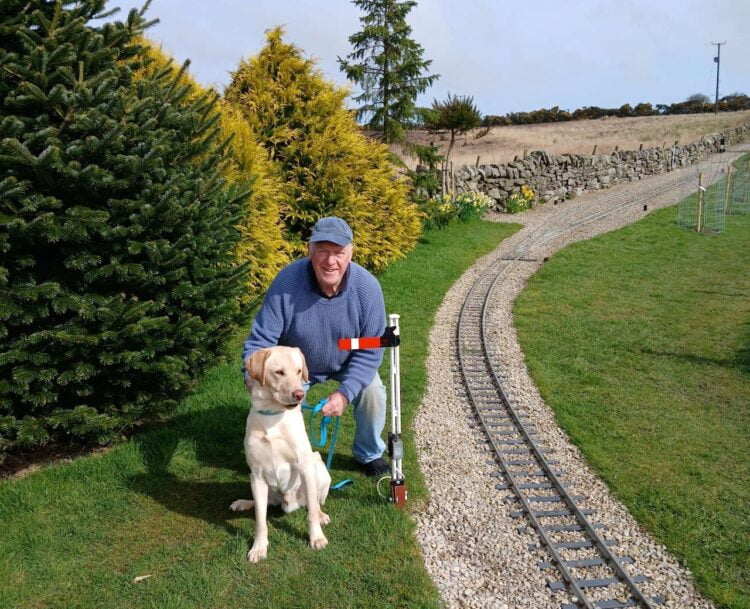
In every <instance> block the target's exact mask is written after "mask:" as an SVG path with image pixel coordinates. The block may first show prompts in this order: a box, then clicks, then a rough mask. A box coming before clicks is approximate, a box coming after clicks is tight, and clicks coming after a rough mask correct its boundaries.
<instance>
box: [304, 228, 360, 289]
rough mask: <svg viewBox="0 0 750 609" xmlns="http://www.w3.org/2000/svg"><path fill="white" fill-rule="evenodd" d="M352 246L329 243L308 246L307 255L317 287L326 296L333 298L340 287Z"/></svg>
mask: <svg viewBox="0 0 750 609" xmlns="http://www.w3.org/2000/svg"><path fill="white" fill-rule="evenodd" d="M352 249H353V248H352V246H351V244H349V245H336V244H335V243H331V242H330V241H317V242H315V243H310V244H308V247H307V254H308V256H309V258H310V261H311V262H312V267H313V271H315V277H316V279H317V280H318V286H319V287H320V289H321V290H322V292H323V293H324V294H326V295H328V296H333V295H334V294H335V293H336V292H337V291H338V288H339V285H341V280H342V279H343V278H344V274H345V273H346V269H348V268H349V263H350V262H351V261H352Z"/></svg>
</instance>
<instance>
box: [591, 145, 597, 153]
mask: <svg viewBox="0 0 750 609" xmlns="http://www.w3.org/2000/svg"><path fill="white" fill-rule="evenodd" d="M596 147H597V144H594V149H593V150H592V151H591V156H594V155H595V154H596Z"/></svg>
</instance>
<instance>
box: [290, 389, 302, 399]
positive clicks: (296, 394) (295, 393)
mask: <svg viewBox="0 0 750 609" xmlns="http://www.w3.org/2000/svg"><path fill="white" fill-rule="evenodd" d="M292 397H293V398H294V399H295V400H298V401H300V402H301V401H302V398H303V397H305V392H304V391H302V389H297V391H293V392H292Z"/></svg>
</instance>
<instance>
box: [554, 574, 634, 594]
mask: <svg viewBox="0 0 750 609" xmlns="http://www.w3.org/2000/svg"><path fill="white" fill-rule="evenodd" d="M630 579H632V580H633V581H634V582H635V583H636V584H642V583H643V582H646V581H648V577H646V576H645V575H636V576H635V577H631V578H630ZM620 583H622V581H621V580H620V579H618V578H617V577H600V578H597V579H577V580H576V585H577V586H578V587H579V588H605V587H606V586H611V585H612V584H620ZM547 587H548V588H549V589H550V590H553V591H555V592H557V591H558V590H567V588H568V584H567V583H566V582H564V581H554V582H549V583H548V584H547Z"/></svg>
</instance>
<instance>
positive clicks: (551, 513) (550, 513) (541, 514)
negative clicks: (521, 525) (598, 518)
mask: <svg viewBox="0 0 750 609" xmlns="http://www.w3.org/2000/svg"><path fill="white" fill-rule="evenodd" d="M580 511H581V514H583V515H584V516H589V515H591V514H593V513H594V510H589V509H585V510H580ZM525 515H526V510H517V511H515V512H511V513H510V516H511V518H520V517H522V516H525ZM574 515H575V514H573V512H572V511H570V510H539V511H535V512H534V516H535V517H536V518H555V517H557V516H574Z"/></svg>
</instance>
